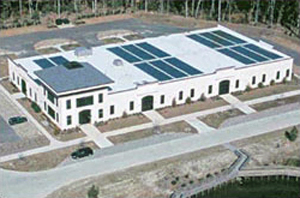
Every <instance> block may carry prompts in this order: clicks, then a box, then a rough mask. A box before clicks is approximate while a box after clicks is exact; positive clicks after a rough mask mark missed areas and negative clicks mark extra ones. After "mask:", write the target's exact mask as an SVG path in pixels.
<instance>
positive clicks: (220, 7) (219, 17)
mask: <svg viewBox="0 0 300 198" xmlns="http://www.w3.org/2000/svg"><path fill="white" fill-rule="evenodd" d="M221 17H222V0H219V3H218V22H219V23H220V22H221Z"/></svg>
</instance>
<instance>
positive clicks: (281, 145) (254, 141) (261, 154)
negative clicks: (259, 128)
mask: <svg viewBox="0 0 300 198" xmlns="http://www.w3.org/2000/svg"><path fill="white" fill-rule="evenodd" d="M297 128H298V131H299V130H300V125H298V126H297ZM291 129H292V127H289V128H286V129H283V130H278V131H273V132H270V133H267V134H264V135H260V136H256V137H251V138H247V139H243V140H239V141H236V142H232V144H233V145H235V146H237V147H238V148H241V149H243V150H245V151H246V152H247V153H248V154H250V157H251V160H250V162H249V163H248V165H247V167H248V168H255V167H261V166H264V167H276V166H278V165H279V166H281V165H287V161H288V160H289V159H298V160H299V159H300V154H299V150H300V138H299V137H298V138H297V139H296V140H295V141H294V142H290V141H289V140H288V139H287V138H286V137H285V135H284V133H285V131H287V130H288V131H290V130H291ZM298 136H299V135H298Z"/></svg>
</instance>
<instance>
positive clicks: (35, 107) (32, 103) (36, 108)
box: [31, 102, 41, 113]
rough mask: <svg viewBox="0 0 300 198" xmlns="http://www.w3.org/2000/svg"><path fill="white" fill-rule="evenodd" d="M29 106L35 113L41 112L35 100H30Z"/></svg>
mask: <svg viewBox="0 0 300 198" xmlns="http://www.w3.org/2000/svg"><path fill="white" fill-rule="evenodd" d="M31 108H32V109H33V110H34V112H35V113H40V112H41V108H40V107H39V106H38V105H37V104H36V103H35V102H31Z"/></svg>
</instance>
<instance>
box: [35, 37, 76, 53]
mask: <svg viewBox="0 0 300 198" xmlns="http://www.w3.org/2000/svg"><path fill="white" fill-rule="evenodd" d="M76 43H77V41H74V40H71V39H62V38H59V39H47V40H42V41H40V42H37V43H36V44H34V49H36V50H38V49H43V48H49V47H53V46H55V45H68V44H76Z"/></svg>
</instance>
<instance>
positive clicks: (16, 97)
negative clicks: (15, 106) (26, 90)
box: [11, 92, 26, 100]
mask: <svg viewBox="0 0 300 198" xmlns="http://www.w3.org/2000/svg"><path fill="white" fill-rule="evenodd" d="M11 96H12V98H14V99H15V100H18V99H21V98H25V97H26V96H25V94H23V93H22V92H18V93H14V94H12V95H11Z"/></svg>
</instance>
